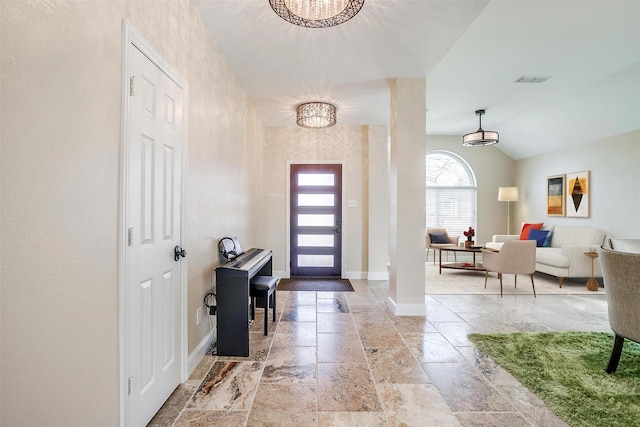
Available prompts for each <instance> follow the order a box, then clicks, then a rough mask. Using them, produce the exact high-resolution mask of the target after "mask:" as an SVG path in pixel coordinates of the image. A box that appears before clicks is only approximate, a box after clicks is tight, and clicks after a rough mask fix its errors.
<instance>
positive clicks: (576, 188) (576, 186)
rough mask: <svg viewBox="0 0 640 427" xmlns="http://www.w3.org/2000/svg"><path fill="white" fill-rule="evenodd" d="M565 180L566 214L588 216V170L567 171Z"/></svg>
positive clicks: (589, 190)
mask: <svg viewBox="0 0 640 427" xmlns="http://www.w3.org/2000/svg"><path fill="white" fill-rule="evenodd" d="M566 180H567V186H566V189H567V191H566V198H565V200H566V204H567V216H570V217H579V218H589V194H590V193H591V188H590V185H591V182H589V171H583V172H573V173H568V174H567V178H566Z"/></svg>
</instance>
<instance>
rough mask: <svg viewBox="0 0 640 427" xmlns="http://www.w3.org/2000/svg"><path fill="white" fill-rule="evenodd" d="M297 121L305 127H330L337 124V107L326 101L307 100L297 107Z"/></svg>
mask: <svg viewBox="0 0 640 427" xmlns="http://www.w3.org/2000/svg"><path fill="white" fill-rule="evenodd" d="M296 123H297V124H298V126H301V127H303V128H313V129H320V128H328V127H331V126H333V125H335V124H336V107H335V105H332V104H328V103H326V102H306V103H304V104H300V105H298V107H297V108H296Z"/></svg>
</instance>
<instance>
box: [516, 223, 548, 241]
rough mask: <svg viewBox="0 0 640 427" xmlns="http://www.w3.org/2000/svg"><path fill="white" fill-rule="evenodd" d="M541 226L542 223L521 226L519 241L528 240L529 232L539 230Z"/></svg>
mask: <svg viewBox="0 0 640 427" xmlns="http://www.w3.org/2000/svg"><path fill="white" fill-rule="evenodd" d="M543 225H544V223H543V222H539V223H537V224H523V225H522V231H521V232H520V240H529V230H530V229H532V228H533V229H535V230H540V229H541V228H542V226H543Z"/></svg>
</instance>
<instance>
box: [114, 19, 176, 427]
mask: <svg viewBox="0 0 640 427" xmlns="http://www.w3.org/2000/svg"><path fill="white" fill-rule="evenodd" d="M132 45H133V46H135V47H136V48H137V49H139V50H140V52H142V53H143V54H144V55H145V56H146V57H147V58H149V60H150V61H151V62H153V63H154V64H155V65H156V66H157V67H158V68H159V69H160V70H161V71H162V72H163V73H164V74H166V75H167V77H169V78H170V79H171V80H172V81H173V82H174V83H175V84H176V85H178V86H179V87H180V88H181V89H183V94H184V102H183V125H182V130H183V134H182V177H181V179H182V186H181V187H182V188H181V193H182V197H181V200H180V215H181V218H180V239H181V246H184V242H186V241H187V233H186V225H187V222H186V208H187V206H186V205H187V188H188V186H187V165H188V162H187V153H188V151H189V150H188V145H187V144H188V141H189V137H188V129H187V125H188V123H189V119H188V111H189V92H188V88H189V87H188V84H187V82H186V80H184V79H182V78H181V77H180V76H179V75H178V74H177V73H176V72H175V71H174V69H173V67H172V66H171V65H169V63H168V62H167V61H165V60H164V58H162V56H160V54H158V52H157V51H156V50H155V49H154V47H153V46H152V45H151V44H150V43H149V42H148V41H147V40H146V39H145V38H144V37H143V36H142V34H141V33H139V32H138V31H137V30H136V29H135V28H134V27H133V25H131V24H130V23H129V22H127V20H125V19H123V20H122V52H121V63H122V67H121V72H122V107H121V108H122V115H121V122H120V126H121V130H120V135H121V142H120V147H121V149H120V188H119V191H120V194H119V200H120V209H119V212H118V216H119V218H118V221H119V224H118V240H119V242H118V293H119V295H118V311H119V314H118V334H119V336H118V341H119V380H120V384H119V403H120V411H119V412H120V414H119V421H120V425H121V426H124V425H125V421H126V417H125V416H126V413H125V409H126V398H127V378H126V312H127V310H126V307H127V305H126V304H127V299H126V249H127V246H126V245H127V243H126V242H127V229H126V228H127V223H126V212H127V203H126V200H127V183H128V179H129V177H128V170H129V167H128V158H127V154H128V151H129V145H128V139H129V135H128V122H129V119H128V118H129V102H128V97H129V78H128V76H129V63H128V57H129V55H128V52H129V49H130V47H131V46H132ZM188 268H189V265H188V260H187V258H184V259H182V260H181V266H180V273H181V274H180V311H181V313H180V331H181V332H180V333H181V335H182V337H181V338H182V339H181V342H180V359H181V360H180V365H181V369H180V370H181V382H184V381H186V380H187V379H188V378H189V371H188V369H189V367H188V361H187V351H188V350H187V349H188V338H189V334H188V322H187V311H188V310H187V283H188V280H187V279H188V274H187V273H188Z"/></svg>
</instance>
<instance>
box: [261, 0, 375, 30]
mask: <svg viewBox="0 0 640 427" xmlns="http://www.w3.org/2000/svg"><path fill="white" fill-rule="evenodd" d="M269 4H270V5H271V8H272V9H273V11H274V12H275V13H277V14H278V16H280V18H282V19H284V20H285V21H287V22H291V23H292V24H295V25H299V26H301V27H307V28H327V27H333V26H336V25H340V24H342V23H344V22H347V21H348V20H349V19H351V18H353V17H354V16H356V14H357V13H358V12H360V9H362V6H363V5H364V0H269Z"/></svg>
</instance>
